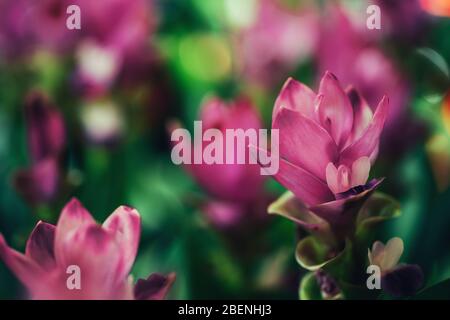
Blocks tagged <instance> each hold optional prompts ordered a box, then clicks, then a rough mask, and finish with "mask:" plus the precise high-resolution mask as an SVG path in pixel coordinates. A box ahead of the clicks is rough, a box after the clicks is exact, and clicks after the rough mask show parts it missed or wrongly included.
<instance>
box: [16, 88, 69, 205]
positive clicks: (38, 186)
mask: <svg viewBox="0 0 450 320" xmlns="http://www.w3.org/2000/svg"><path fill="white" fill-rule="evenodd" d="M25 121H26V126H27V138H28V139H27V140H28V148H29V154H30V158H31V165H30V166H29V168H26V169H22V170H19V171H17V172H16V174H15V176H14V184H15V187H16V189H17V190H18V191H19V192H20V193H21V194H22V196H23V197H24V198H25V199H26V200H27V201H29V202H31V203H41V202H48V201H52V200H54V199H55V197H56V195H57V193H58V190H59V188H60V183H61V172H60V170H61V168H60V167H61V164H60V162H61V157H62V153H63V151H64V147H65V142H66V133H65V125H64V120H63V118H62V115H61V114H60V112H59V111H58V110H57V108H56V107H55V106H53V105H52V103H51V102H50V101H49V100H48V98H47V97H46V96H44V95H43V94H42V93H40V92H33V93H31V94H29V95H28V97H27V100H26V103H25Z"/></svg>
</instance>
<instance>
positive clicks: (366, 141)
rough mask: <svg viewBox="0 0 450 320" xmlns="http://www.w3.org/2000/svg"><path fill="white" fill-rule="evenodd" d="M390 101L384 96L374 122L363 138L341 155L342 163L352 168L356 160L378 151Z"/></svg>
mask: <svg viewBox="0 0 450 320" xmlns="http://www.w3.org/2000/svg"><path fill="white" fill-rule="evenodd" d="M388 105H389V99H388V98H387V97H386V96H384V97H383V99H382V100H381V101H380V103H379V104H378V107H377V110H376V111H375V114H374V116H373V120H372V122H371V123H370V125H369V126H368V127H367V129H366V130H365V131H364V133H363V134H362V136H361V137H360V138H359V139H357V140H356V141H355V142H353V143H352V144H351V145H349V146H348V147H346V148H345V149H344V150H343V152H342V154H341V161H340V162H341V163H344V164H346V165H348V166H351V165H352V164H353V162H354V161H355V160H356V159H359V158H361V157H370V156H371V154H372V153H373V152H374V151H375V150H376V149H377V147H378V143H379V140H380V135H381V131H382V130H383V126H384V123H385V121H386V117H387V114H388V112H389V110H388Z"/></svg>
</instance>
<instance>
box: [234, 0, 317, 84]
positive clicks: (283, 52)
mask: <svg viewBox="0 0 450 320" xmlns="http://www.w3.org/2000/svg"><path fill="white" fill-rule="evenodd" d="M237 3H238V2H237ZM257 5H258V6H257V10H256V11H257V12H256V17H255V22H254V23H253V24H252V25H251V26H250V27H248V28H245V29H244V30H242V32H241V34H240V35H239V37H238V49H239V50H238V51H239V52H238V55H239V57H240V58H242V64H243V72H244V74H245V76H247V77H248V78H250V79H251V80H252V81H255V82H258V83H261V84H263V85H271V84H273V83H277V81H282V80H283V79H284V76H283V74H285V72H286V71H289V70H293V69H294V68H296V67H297V66H298V65H299V64H300V63H301V62H304V61H305V60H306V59H308V58H309V57H310V56H311V55H312V53H313V52H314V51H315V49H316V46H317V42H318V38H319V31H318V16H317V14H316V12H315V10H312V9H311V8H296V9H295V10H292V9H289V8H288V6H286V5H283V4H282V2H281V1H278V0H263V1H260V2H258V3H257ZM274 43H276V45H274ZM262 52H264V54H261V53H262Z"/></svg>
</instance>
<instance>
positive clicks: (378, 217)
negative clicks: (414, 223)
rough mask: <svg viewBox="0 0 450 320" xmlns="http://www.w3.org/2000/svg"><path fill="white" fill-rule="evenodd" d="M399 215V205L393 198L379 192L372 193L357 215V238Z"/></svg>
mask: <svg viewBox="0 0 450 320" xmlns="http://www.w3.org/2000/svg"><path fill="white" fill-rule="evenodd" d="M400 215H401V208H400V204H399V203H398V202H397V201H396V200H395V199H394V198H392V197H390V196H388V195H386V194H384V193H381V192H376V193H374V194H373V195H372V196H371V197H370V198H369V199H368V200H367V201H366V203H365V204H364V206H363V207H362V208H361V210H360V212H359V214H358V218H357V223H356V225H357V230H356V234H357V237H358V236H360V235H362V234H364V233H367V232H369V231H371V230H373V229H374V228H375V227H376V226H377V225H379V224H380V223H382V222H384V221H387V220H390V219H393V218H396V217H399V216H400Z"/></svg>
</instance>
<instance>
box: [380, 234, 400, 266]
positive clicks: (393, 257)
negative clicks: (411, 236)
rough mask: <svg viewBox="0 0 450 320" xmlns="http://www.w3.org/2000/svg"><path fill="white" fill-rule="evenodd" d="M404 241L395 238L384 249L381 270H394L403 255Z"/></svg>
mask: <svg viewBox="0 0 450 320" xmlns="http://www.w3.org/2000/svg"><path fill="white" fill-rule="evenodd" d="M403 248H404V246H403V240H402V239H400V238H398V237H395V238H392V239H390V240H389V241H388V242H387V243H386V245H385V247H384V250H385V252H384V256H383V260H382V261H381V266H380V268H381V270H383V271H388V270H390V269H392V268H394V267H395V266H396V265H397V263H398V261H399V260H400V257H401V256H402V254H403Z"/></svg>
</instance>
